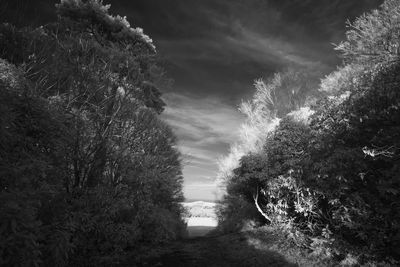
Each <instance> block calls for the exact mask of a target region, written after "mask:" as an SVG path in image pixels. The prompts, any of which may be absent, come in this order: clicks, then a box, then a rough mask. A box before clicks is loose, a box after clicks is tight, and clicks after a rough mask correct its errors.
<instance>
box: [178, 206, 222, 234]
mask: <svg viewBox="0 0 400 267" xmlns="http://www.w3.org/2000/svg"><path fill="white" fill-rule="evenodd" d="M183 205H184V207H185V208H186V209H187V210H188V212H189V217H188V218H186V222H187V226H188V227H187V230H188V233H189V237H196V236H204V235H206V234H207V233H208V232H210V231H211V230H213V229H214V228H215V227H216V226H217V217H216V215H215V203H210V202H204V201H196V202H190V203H183Z"/></svg>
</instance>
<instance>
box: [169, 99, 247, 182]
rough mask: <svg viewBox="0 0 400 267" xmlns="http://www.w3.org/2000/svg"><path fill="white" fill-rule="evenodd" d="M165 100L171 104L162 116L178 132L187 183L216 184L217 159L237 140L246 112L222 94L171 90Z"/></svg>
mask: <svg viewBox="0 0 400 267" xmlns="http://www.w3.org/2000/svg"><path fill="white" fill-rule="evenodd" d="M164 100H165V102H166V103H167V108H166V110H165V112H164V113H163V115H162V117H163V118H164V120H165V121H167V122H168V123H169V125H171V127H172V128H173V129H174V131H175V133H176V135H177V136H178V138H179V140H180V141H179V144H178V147H179V149H180V150H181V152H182V153H183V155H184V158H185V164H184V165H185V166H184V170H183V173H184V177H185V187H186V186H188V185H190V186H191V187H193V186H194V183H195V184H197V185H199V184H209V185H210V184H212V183H210V181H214V180H215V179H216V173H217V168H218V166H217V160H218V158H219V157H220V156H221V155H222V154H224V153H226V151H227V150H228V148H229V144H230V143H231V142H234V141H235V140H237V137H238V134H239V132H238V126H239V125H240V123H241V122H242V121H243V119H244V118H243V115H242V114H240V113H239V111H238V110H237V108H236V107H234V106H230V105H228V104H226V103H224V102H223V101H221V100H219V99H218V98H212V97H208V98H201V97H196V96H193V95H191V96H190V95H182V94H177V93H167V94H165V95H164ZM215 186H216V185H215ZM215 189H216V188H215Z"/></svg>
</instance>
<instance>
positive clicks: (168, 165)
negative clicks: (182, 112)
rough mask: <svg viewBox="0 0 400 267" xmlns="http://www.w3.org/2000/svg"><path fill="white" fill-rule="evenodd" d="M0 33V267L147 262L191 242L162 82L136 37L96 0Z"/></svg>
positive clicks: (75, 0) (142, 39)
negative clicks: (183, 239) (156, 252)
mask: <svg viewBox="0 0 400 267" xmlns="http://www.w3.org/2000/svg"><path fill="white" fill-rule="evenodd" d="M56 9H57V12H58V21H56V22H54V23H51V24H48V25H45V26H43V27H40V28H36V29H32V28H22V29H18V28H15V27H14V26H12V25H9V24H3V25H1V26H0V58H1V59H0V111H1V115H0V122H1V123H0V125H1V126H0V173H1V174H0V218H1V222H0V265H2V266H102V265H106V266H112V265H118V264H123V263H124V262H125V263H126V261H129V263H130V264H131V265H134V264H135V262H139V261H141V262H143V261H144V260H145V259H144V258H145V257H146V256H148V255H150V253H151V252H152V248H155V247H156V246H157V244H160V243H161V242H164V241H166V240H170V239H175V238H177V237H179V236H180V235H182V234H183V233H184V223H183V221H182V220H181V212H182V207H181V206H180V204H179V202H181V201H182V198H183V196H182V191H181V189H182V188H181V187H182V176H181V162H180V154H179V152H178V151H177V149H176V147H175V143H176V139H175V136H174V134H173V133H172V131H171V129H170V128H169V127H168V125H166V124H165V123H164V122H163V121H162V120H160V119H159V118H158V114H160V113H161V112H162V111H163V109H164V106H165V104H164V102H163V101H162V100H161V98H160V97H161V93H160V91H159V87H161V86H163V84H164V83H165V80H166V79H165V78H164V77H163V75H162V73H163V72H162V71H161V69H160V67H158V66H157V64H156V50H155V47H154V45H153V44H152V41H151V39H150V38H149V37H148V36H146V35H145V34H143V31H142V30H141V29H140V28H133V27H131V26H130V25H129V23H128V22H127V21H126V19H125V18H123V17H120V16H112V15H110V14H109V12H108V9H109V6H106V5H103V3H102V1H100V0H89V1H81V0H62V1H61V3H60V4H58V5H57V8H56Z"/></svg>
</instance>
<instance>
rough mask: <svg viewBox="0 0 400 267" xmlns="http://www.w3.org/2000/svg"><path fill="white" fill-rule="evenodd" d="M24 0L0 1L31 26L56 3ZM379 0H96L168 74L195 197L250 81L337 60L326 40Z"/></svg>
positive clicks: (211, 182)
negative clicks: (134, 31)
mask: <svg viewBox="0 0 400 267" xmlns="http://www.w3.org/2000/svg"><path fill="white" fill-rule="evenodd" d="M32 2H35V4H34V5H33V3H32ZM32 2H30V1H29V0H0V6H5V5H7V6H8V7H9V8H8V10H10V9H14V10H15V13H13V12H8V16H13V14H14V17H13V19H14V20H15V19H17V18H21V19H24V20H27V19H30V20H31V21H35V22H36V23H40V22H41V20H42V19H44V18H46V16H44V15H43V14H52V12H53V6H54V3H56V2H58V1H55V0H53V1H52V0H37V1H32ZM381 2H382V1H381V0H111V1H106V0H105V1H104V3H111V13H113V14H119V15H121V16H127V19H128V21H129V22H130V23H131V25H132V26H133V27H141V28H143V30H144V32H145V33H146V34H147V35H149V36H150V37H151V38H152V39H153V41H154V44H155V45H156V47H157V51H158V54H159V56H160V61H161V63H162V65H163V66H164V67H165V69H166V72H167V75H168V76H169V77H170V78H171V79H173V81H174V83H173V85H172V86H171V87H168V88H164V90H163V93H164V96H163V98H164V100H165V102H166V103H167V108H166V110H165V112H164V114H163V115H162V117H163V118H164V119H165V120H166V121H167V122H168V123H169V124H170V125H171V126H172V128H173V129H174V131H175V133H176V135H177V137H178V139H179V140H180V141H179V144H178V146H179V149H180V150H181V152H182V154H183V159H184V170H183V175H184V194H185V196H186V198H187V199H201V200H215V199H217V198H220V197H221V196H220V195H218V194H217V192H218V190H217V188H216V174H217V171H218V159H219V158H221V157H222V156H223V155H225V154H227V153H228V152H229V147H230V144H231V143H233V142H235V140H237V137H238V128H239V126H240V124H241V123H242V122H243V120H244V117H243V115H241V114H240V113H239V112H238V109H237V108H238V105H239V104H240V102H241V101H242V100H246V99H249V98H250V97H251V95H252V93H253V92H254V89H253V81H254V80H255V79H257V78H260V77H269V76H270V75H272V74H273V73H275V72H278V71H281V70H284V69H286V68H288V67H295V68H300V69H306V70H308V71H310V72H316V73H321V78H322V77H323V76H322V75H323V74H327V73H329V72H330V71H332V70H334V69H335V67H336V65H338V64H340V62H341V60H340V58H339V57H338V56H337V54H336V53H335V51H334V50H333V44H338V43H339V42H340V41H341V40H344V37H345V35H344V33H345V29H346V21H347V20H348V19H349V20H350V21H352V20H354V18H355V17H357V16H359V15H361V14H362V13H363V12H366V11H369V10H370V9H372V8H376V7H378V6H379V4H381ZM27 3H28V4H27ZM21 9H22V10H23V12H24V13H25V15H23V16H20V13H21ZM3 10H4V9H3ZM17 14H19V15H17ZM1 15H4V14H1V11H0V16H1ZM49 16H50V15H49Z"/></svg>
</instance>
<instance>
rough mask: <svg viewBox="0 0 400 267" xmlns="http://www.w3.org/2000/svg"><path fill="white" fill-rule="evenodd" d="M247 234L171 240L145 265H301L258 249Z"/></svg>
mask: <svg viewBox="0 0 400 267" xmlns="http://www.w3.org/2000/svg"><path fill="white" fill-rule="evenodd" d="M248 237H249V236H248V235H246V233H232V234H226V235H219V236H205V237H196V238H189V239H185V240H182V241H179V242H175V243H171V244H169V245H168V246H167V247H166V250H165V253H163V254H162V255H161V256H160V257H157V258H156V259H152V260H150V261H148V262H147V263H144V264H143V265H142V266H173V267H175V266H176V267H178V266H188V267H192V266H199V267H200V266H204V267H223V266H227V267H230V266H237V267H246V266H254V267H256V266H278V267H279V266H298V265H297V264H294V263H290V262H288V261H287V260H286V259H285V257H283V256H282V255H281V254H279V253H277V252H275V251H271V250H267V249H257V248H255V246H254V245H252V244H251V242H249V239H248Z"/></svg>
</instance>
